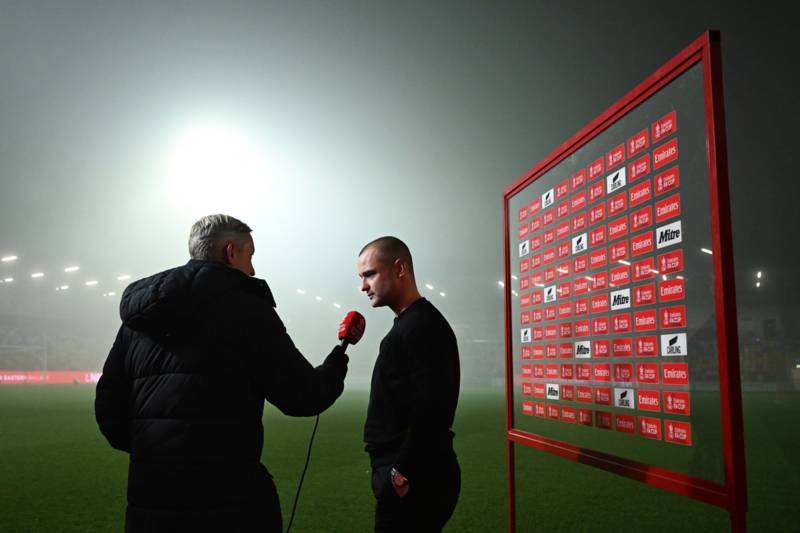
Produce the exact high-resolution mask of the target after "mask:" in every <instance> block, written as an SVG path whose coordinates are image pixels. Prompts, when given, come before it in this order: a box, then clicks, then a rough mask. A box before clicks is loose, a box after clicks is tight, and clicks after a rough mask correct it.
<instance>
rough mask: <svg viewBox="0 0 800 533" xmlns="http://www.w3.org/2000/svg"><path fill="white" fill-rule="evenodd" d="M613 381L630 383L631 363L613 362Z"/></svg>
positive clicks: (631, 377)
mask: <svg viewBox="0 0 800 533" xmlns="http://www.w3.org/2000/svg"><path fill="white" fill-rule="evenodd" d="M614 381H615V382H617V383H631V382H632V381H633V365H632V364H631V363H617V364H615V365H614Z"/></svg>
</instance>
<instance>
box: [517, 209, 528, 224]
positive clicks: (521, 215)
mask: <svg viewBox="0 0 800 533" xmlns="http://www.w3.org/2000/svg"><path fill="white" fill-rule="evenodd" d="M526 218H528V206H527V205H526V206H523V207H522V208H521V209H520V210H519V220H520V221H522V220H525V219H526Z"/></svg>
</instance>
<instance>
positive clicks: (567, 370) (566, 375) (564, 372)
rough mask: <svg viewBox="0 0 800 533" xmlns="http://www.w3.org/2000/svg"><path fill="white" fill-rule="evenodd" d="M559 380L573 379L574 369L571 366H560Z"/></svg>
mask: <svg viewBox="0 0 800 533" xmlns="http://www.w3.org/2000/svg"><path fill="white" fill-rule="evenodd" d="M561 379H575V367H574V366H572V365H561ZM562 392H563V391H562ZM564 399H566V398H564Z"/></svg>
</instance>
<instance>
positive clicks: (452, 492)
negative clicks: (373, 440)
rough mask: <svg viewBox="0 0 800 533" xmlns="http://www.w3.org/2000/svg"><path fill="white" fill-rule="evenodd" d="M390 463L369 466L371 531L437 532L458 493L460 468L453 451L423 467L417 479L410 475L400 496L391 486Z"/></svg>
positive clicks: (440, 528)
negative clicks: (372, 496)
mask: <svg viewBox="0 0 800 533" xmlns="http://www.w3.org/2000/svg"><path fill="white" fill-rule="evenodd" d="M392 466H393V465H392V464H387V465H383V466H375V467H373V469H372V491H373V493H374V494H375V499H376V504H375V532H376V533H392V532H401V531H402V532H404V533H410V532H413V533H429V532H431V533H432V532H440V531H441V530H442V528H443V527H444V526H445V524H446V523H447V521H448V520H450V517H451V516H453V511H454V510H455V508H456V503H457V502H458V496H459V494H460V493H461V468H460V467H459V465H458V461H457V460H456V457H455V454H453V455H452V456H448V457H446V458H442V460H441V461H437V462H436V463H435V465H432V466H430V467H427V468H425V469H424V470H425V471H424V473H421V474H418V476H417V478H418V479H410V480H409V491H408V494H406V495H405V497H403V498H400V497H399V496H398V495H397V493H396V492H395V491H394V487H392V481H391V474H390V471H391V469H392Z"/></svg>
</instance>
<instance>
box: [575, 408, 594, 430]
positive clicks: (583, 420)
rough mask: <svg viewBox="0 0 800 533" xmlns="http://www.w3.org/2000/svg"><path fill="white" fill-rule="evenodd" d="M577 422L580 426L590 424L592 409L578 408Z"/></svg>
mask: <svg viewBox="0 0 800 533" xmlns="http://www.w3.org/2000/svg"><path fill="white" fill-rule="evenodd" d="M578 424H580V425H582V426H591V425H592V410H591V409H578Z"/></svg>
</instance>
